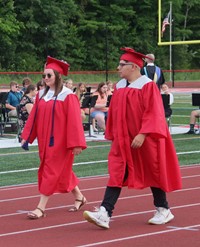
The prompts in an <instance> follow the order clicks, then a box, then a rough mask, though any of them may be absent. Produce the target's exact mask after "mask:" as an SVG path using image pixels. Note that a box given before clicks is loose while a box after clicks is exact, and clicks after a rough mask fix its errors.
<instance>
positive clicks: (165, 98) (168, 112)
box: [161, 94, 172, 132]
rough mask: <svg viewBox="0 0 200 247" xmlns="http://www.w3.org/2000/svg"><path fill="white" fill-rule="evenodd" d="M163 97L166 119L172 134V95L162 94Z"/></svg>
mask: <svg viewBox="0 0 200 247" xmlns="http://www.w3.org/2000/svg"><path fill="white" fill-rule="evenodd" d="M161 96H162V101H163V107H164V110H165V118H166V121H167V125H168V127H169V129H170V132H171V119H172V109H171V107H170V104H169V102H170V95H169V94H161Z"/></svg>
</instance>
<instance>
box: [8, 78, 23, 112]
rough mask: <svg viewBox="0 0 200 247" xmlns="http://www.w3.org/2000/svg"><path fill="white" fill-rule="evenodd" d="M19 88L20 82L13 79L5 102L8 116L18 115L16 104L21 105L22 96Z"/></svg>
mask: <svg viewBox="0 0 200 247" xmlns="http://www.w3.org/2000/svg"><path fill="white" fill-rule="evenodd" d="M18 89H19V86H18V83H17V82H15V81H11V83H10V92H9V93H8V97H7V100H6V104H5V106H6V109H7V112H8V117H17V111H16V106H17V105H19V103H20V100H21V98H22V93H21V92H19V90H18Z"/></svg>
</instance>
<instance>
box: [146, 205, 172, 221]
mask: <svg viewBox="0 0 200 247" xmlns="http://www.w3.org/2000/svg"><path fill="white" fill-rule="evenodd" d="M173 219H174V215H173V214H172V213H171V211H170V210H169V209H166V208H161V207H158V208H156V212H155V214H154V216H153V218H151V219H150V220H149V221H148V223H149V224H153V225H161V224H166V223H167V222H169V221H171V220H173Z"/></svg>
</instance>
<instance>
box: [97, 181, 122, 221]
mask: <svg viewBox="0 0 200 247" xmlns="http://www.w3.org/2000/svg"><path fill="white" fill-rule="evenodd" d="M120 193H121V188H120V187H109V186H107V188H106V191H105V195H104V199H103V201H102V203H101V206H103V207H104V208H105V209H106V211H107V212H108V215H109V217H111V216H112V212H113V210H114V206H115V203H116V202H117V200H118V198H119V195H120Z"/></svg>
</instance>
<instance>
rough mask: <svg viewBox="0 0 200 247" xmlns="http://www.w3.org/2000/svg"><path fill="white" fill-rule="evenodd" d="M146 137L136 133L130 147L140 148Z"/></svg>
mask: <svg viewBox="0 0 200 247" xmlns="http://www.w3.org/2000/svg"><path fill="white" fill-rule="evenodd" d="M145 138H146V135H145V134H138V135H136V137H135V138H134V139H133V141H132V143H131V147H132V148H140V147H141V146H142V144H143V142H144V140H145Z"/></svg>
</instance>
